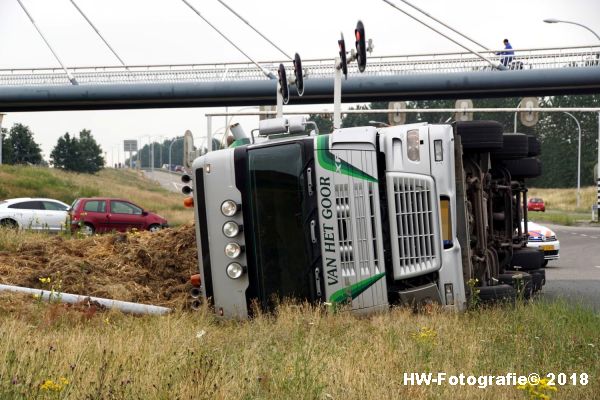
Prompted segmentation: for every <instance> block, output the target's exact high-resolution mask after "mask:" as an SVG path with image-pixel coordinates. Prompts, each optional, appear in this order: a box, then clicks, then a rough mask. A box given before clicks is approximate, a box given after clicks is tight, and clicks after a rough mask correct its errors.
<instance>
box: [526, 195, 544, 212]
mask: <svg viewBox="0 0 600 400" xmlns="http://www.w3.org/2000/svg"><path fill="white" fill-rule="evenodd" d="M527 211H546V205H545V204H544V200H542V199H540V198H539V197H532V198H530V199H529V201H528V202H527Z"/></svg>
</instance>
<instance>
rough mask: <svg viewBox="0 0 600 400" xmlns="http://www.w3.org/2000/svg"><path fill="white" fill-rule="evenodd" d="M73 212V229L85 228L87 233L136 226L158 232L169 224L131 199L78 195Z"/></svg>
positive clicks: (82, 230)
mask: <svg viewBox="0 0 600 400" xmlns="http://www.w3.org/2000/svg"><path fill="white" fill-rule="evenodd" d="M69 215H70V217H71V230H73V231H76V230H81V232H83V233H84V234H87V235H91V234H94V233H96V232H98V233H101V232H110V231H119V232H125V231H127V230H129V229H134V228H135V229H138V230H149V231H152V232H154V231H157V230H160V229H162V228H164V227H167V226H168V224H167V220H166V219H164V218H163V217H161V216H160V215H157V214H154V213H152V212H149V211H146V210H144V209H143V208H142V207H140V206H138V205H136V204H134V203H132V202H130V201H129V200H125V199H115V198H108V197H91V198H80V199H77V200H75V201H74V202H73V204H72V206H71V209H70V210H69Z"/></svg>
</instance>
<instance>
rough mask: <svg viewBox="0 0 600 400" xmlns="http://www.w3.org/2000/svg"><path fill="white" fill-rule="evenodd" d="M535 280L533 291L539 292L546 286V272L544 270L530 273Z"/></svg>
mask: <svg viewBox="0 0 600 400" xmlns="http://www.w3.org/2000/svg"><path fill="white" fill-rule="evenodd" d="M528 272H529V275H531V277H532V278H533V290H534V291H536V292H538V291H540V290H542V287H543V286H544V285H545V284H546V270H545V269H543V268H540V269H534V270H531V271H528Z"/></svg>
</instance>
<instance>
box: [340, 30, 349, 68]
mask: <svg viewBox="0 0 600 400" xmlns="http://www.w3.org/2000/svg"><path fill="white" fill-rule="evenodd" d="M338 46H340V61H341V63H342V65H341V67H342V73H343V74H344V79H348V62H347V60H346V42H345V41H344V34H343V33H342V38H341V39H340V40H338Z"/></svg>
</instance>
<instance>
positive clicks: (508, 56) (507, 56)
mask: <svg viewBox="0 0 600 400" xmlns="http://www.w3.org/2000/svg"><path fill="white" fill-rule="evenodd" d="M496 55H499V56H503V57H502V58H501V59H500V62H501V63H502V65H504V66H505V67H508V65H509V64H510V63H511V62H512V60H513V57H514V55H515V52H514V51H513V48H512V46H511V45H510V42H509V41H508V39H504V51H501V52H499V53H496Z"/></svg>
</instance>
